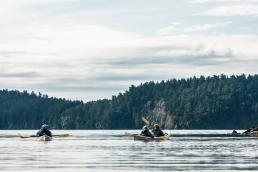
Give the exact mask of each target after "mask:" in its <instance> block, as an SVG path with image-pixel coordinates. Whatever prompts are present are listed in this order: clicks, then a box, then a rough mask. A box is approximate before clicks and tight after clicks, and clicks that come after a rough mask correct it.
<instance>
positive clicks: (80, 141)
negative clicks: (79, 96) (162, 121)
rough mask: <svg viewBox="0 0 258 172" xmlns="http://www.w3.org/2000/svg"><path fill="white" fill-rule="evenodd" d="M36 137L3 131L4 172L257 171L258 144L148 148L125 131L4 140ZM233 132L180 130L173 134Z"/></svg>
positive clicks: (203, 140)
mask: <svg viewBox="0 0 258 172" xmlns="http://www.w3.org/2000/svg"><path fill="white" fill-rule="evenodd" d="M127 131H128V130H127ZM35 132H36V131H28V130H25V131H18V130H17V131H16V130H14V131H0V171H1V172H5V171H8V172H10V171H19V172H21V171H26V172H28V171H29V172H30V171H35V172H36V171H40V172H45V171H48V172H51V171H72V172H79V171H126V172H127V171H153V172H154V171H215V170H216V171H238V170H239V171H249V170H254V171H258V163H257V162H258V138H232V137H231V138H225V137H215V138H214V137H176V138H173V137H172V138H171V141H164V142H148V143H144V142H141V141H134V140H133V138H132V137H122V135H123V134H124V132H125V131H124V130H117V131H113V130H104V131H100V130H97V131H88V130H80V131H78V130H76V131H71V130H70V131H60V130H59V131H53V133H54V134H60V133H69V134H71V136H70V137H67V138H54V139H53V141H51V142H46V143H45V142H40V141H38V139H37V138H28V139H20V138H18V137H3V135H10V136H12V135H17V134H18V133H21V134H34V133H35ZM131 132H133V133H137V132H138V131H131ZM167 132H168V133H170V131H167ZM228 132H231V131H221V130H220V131H217V130H213V131H210V130H209V131H206V130H205V131H196V130H195V131H194V130H181V131H180V130H176V131H171V134H173V133H177V134H181V133H182V134H185V133H192V134H195V133H228Z"/></svg>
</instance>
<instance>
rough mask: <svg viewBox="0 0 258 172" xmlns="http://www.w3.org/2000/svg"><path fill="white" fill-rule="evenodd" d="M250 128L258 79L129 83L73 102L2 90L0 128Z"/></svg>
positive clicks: (255, 118)
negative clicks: (147, 125) (99, 97)
mask: <svg viewBox="0 0 258 172" xmlns="http://www.w3.org/2000/svg"><path fill="white" fill-rule="evenodd" d="M142 116H144V117H146V118H147V119H148V120H149V121H151V122H152V123H158V124H160V126H161V127H162V128H165V129H246V128H250V127H252V126H256V125H257V124H258V75H244V74H243V75H232V76H227V75H223V74H222V75H219V76H217V75H214V76H208V77H204V76H200V77H190V78H183V79H169V80H167V81H160V82H154V81H150V82H146V83H142V84H140V85H138V86H134V85H131V86H130V87H129V88H128V90H126V91H125V92H123V93H119V94H118V95H114V96H112V98H111V99H103V100H98V101H89V102H86V103H84V102H83V101H71V100H67V99H63V98H55V97H48V96H47V95H43V94H41V93H35V92H28V91H26V90H25V91H22V92H21V91H17V90H8V89H2V90H0V129H37V128H39V127H40V126H41V124H43V123H47V124H49V126H50V127H51V128H52V129H140V128H141V127H142V126H143V122H142V121H141V117H142Z"/></svg>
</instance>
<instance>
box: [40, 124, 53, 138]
mask: <svg viewBox="0 0 258 172" xmlns="http://www.w3.org/2000/svg"><path fill="white" fill-rule="evenodd" d="M44 135H47V136H49V137H52V133H51V131H49V130H48V125H47V124H43V125H42V126H41V129H40V130H39V131H38V132H37V136H38V137H40V136H44Z"/></svg>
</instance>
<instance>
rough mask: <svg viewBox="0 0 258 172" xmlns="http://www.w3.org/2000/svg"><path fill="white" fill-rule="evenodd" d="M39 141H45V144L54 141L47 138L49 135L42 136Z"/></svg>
mask: <svg viewBox="0 0 258 172" xmlns="http://www.w3.org/2000/svg"><path fill="white" fill-rule="evenodd" d="M39 140H40V141H43V142H48V141H51V140H52V137H50V136H47V135H44V136H40V137H39Z"/></svg>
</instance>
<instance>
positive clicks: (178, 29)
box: [157, 21, 232, 35]
mask: <svg viewBox="0 0 258 172" xmlns="http://www.w3.org/2000/svg"><path fill="white" fill-rule="evenodd" d="M231 23H232V22H229V21H228V22H223V23H212V24H201V25H192V26H186V25H183V24H170V25H169V26H166V27H163V28H160V29H159V30H158V32H157V33H158V35H175V34H178V33H180V34H183V33H187V34H189V33H198V32H205V31H209V30H214V29H218V28H222V27H224V26H227V25H229V24H231Z"/></svg>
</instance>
